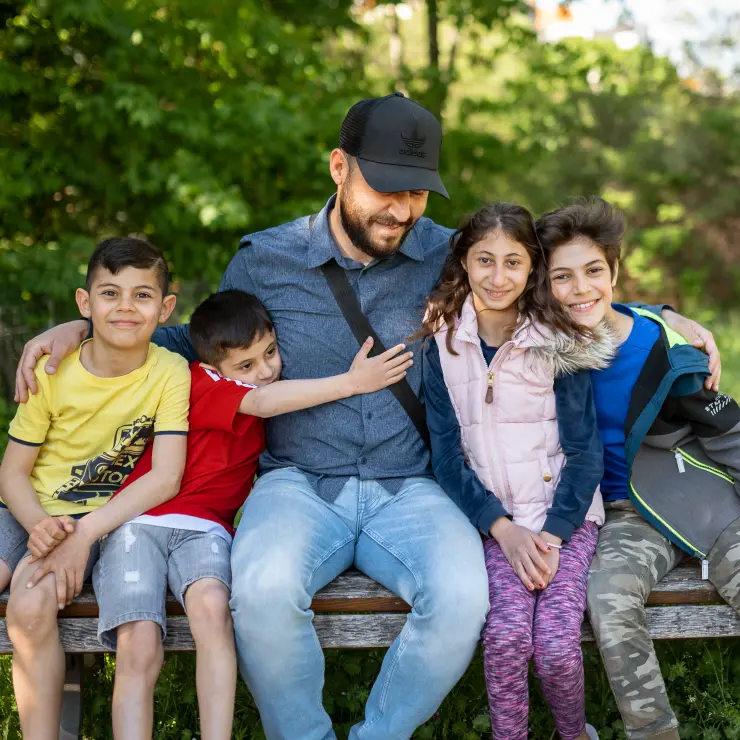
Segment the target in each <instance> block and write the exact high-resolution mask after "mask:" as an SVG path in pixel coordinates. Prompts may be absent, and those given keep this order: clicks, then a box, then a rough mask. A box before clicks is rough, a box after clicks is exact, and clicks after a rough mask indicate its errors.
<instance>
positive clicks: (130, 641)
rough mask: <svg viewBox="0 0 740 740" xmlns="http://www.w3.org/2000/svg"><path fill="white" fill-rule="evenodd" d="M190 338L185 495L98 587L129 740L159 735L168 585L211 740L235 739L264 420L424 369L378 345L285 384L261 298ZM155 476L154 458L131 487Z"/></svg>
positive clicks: (232, 296)
mask: <svg viewBox="0 0 740 740" xmlns="http://www.w3.org/2000/svg"><path fill="white" fill-rule="evenodd" d="M190 338H191V340H192V343H193V346H194V347H195V349H196V352H197V353H198V357H200V358H201V362H194V363H193V364H192V365H191V366H190V371H191V376H192V385H191V392H190V417H189V423H190V433H189V435H188V444H187V462H186V465H185V473H184V475H183V478H182V483H181V484H180V490H179V493H178V494H177V495H176V496H175V498H173V499H171V500H170V501H168V502H166V503H165V504H162V505H160V506H157V507H156V508H154V509H152V510H150V511H148V512H147V513H146V514H144V515H143V516H140V517H138V518H136V519H134V520H132V521H131V522H129V523H128V524H125V525H123V526H122V527H120V528H119V529H117V530H115V531H114V532H113V533H111V534H110V535H109V536H108V537H107V538H106V539H105V540H104V541H103V543H102V546H101V554H100V560H99V562H98V564H97V566H96V568H95V572H94V575H93V584H94V586H95V593H96V596H97V599H98V604H99V606H100V619H99V622H98V637H99V639H100V641H101V642H102V643H103V645H105V646H106V647H108V648H111V649H115V650H116V680H115V687H114V692H113V708H112V710H113V734H114V736H115V737H116V738H117V739H120V738H124V737H125V738H133V737H137V738H138V737H151V734H152V723H153V698H154V685H155V683H156V681H157V677H158V675H159V671H160V669H161V667H162V659H163V649H162V640H163V638H164V634H165V630H166V614H165V600H166V596H167V586H168V585H169V588H170V589H171V591H172V592H173V594H174V595H175V597H176V598H177V599H178V600H179V601H180V603H181V604H183V606H184V608H185V610H186V612H187V615H188V620H189V623H190V629H191V631H192V633H193V638H194V640H195V647H196V655H197V658H196V660H197V669H196V686H197V691H198V704H199V708H200V722H201V737H202V738H204V740H215V739H216V738H223V740H227V739H228V738H230V737H231V727H232V721H233V714H234V693H235V688H236V652H235V647H234V633H233V627H232V622H231V612H230V610H229V597H230V585H231V567H230V546H231V538H232V536H233V534H234V527H233V522H234V517H235V515H236V513H237V511H238V509H239V508H240V507H241V505H242V504H243V503H244V500H245V499H246V497H247V494H248V493H249V491H250V489H251V487H252V483H253V481H254V476H255V473H256V472H257V462H258V458H259V455H260V453H261V452H262V451H263V450H264V448H265V434H264V430H263V421H262V419H263V418H265V417H269V416H275V415H277V414H284V413H287V412H290V411H297V410H300V409H304V408H308V407H310V406H317V405H319V404H322V403H328V402H330V401H336V400H338V399H340V398H347V397H349V396H352V395H356V394H360V393H372V392H375V391H378V390H380V389H382V388H385V387H387V386H388V385H391V384H392V383H395V382H397V381H398V380H400V379H401V378H403V377H404V376H405V375H406V369H407V368H408V367H409V366H410V365H411V363H412V360H411V353H404V354H399V353H400V352H401V350H402V349H403V348H404V346H403V345H398V346H396V347H394V348H393V349H390V350H388V351H387V352H385V353H383V354H382V355H379V356H377V357H374V358H368V352H369V351H370V348H371V347H372V340H368V341H367V342H365V344H364V345H363V346H362V348H361V349H360V351H359V352H358V354H357V356H356V357H355V360H354V361H353V363H352V366H351V367H350V369H349V371H348V372H347V373H344V374H343V375H338V376H335V377H331V378H321V379H317V380H316V379H315V380H283V381H280V380H278V379H279V377H280V371H281V368H282V362H281V359H280V352H279V351H278V347H277V340H276V338H275V332H274V330H273V326H272V322H271V321H270V317H269V315H268V313H267V311H266V310H265V308H264V306H262V304H261V303H260V302H259V301H258V300H257V299H256V298H255V297H254V296H252V295H249V294H247V293H244V292H242V291H237V290H232V291H224V292H222V293H216V294H214V295H212V296H211V297H210V298H208V299H207V300H206V301H205V302H204V303H202V304H201V305H200V306H199V307H198V308H197V309H196V310H195V312H194V313H193V316H192V318H191V321H190ZM150 465H151V457H150V455H149V454H147V453H145V456H144V457H143V458H142V460H141V461H140V463H139V464H138V465H137V466H136V469H135V470H134V472H133V473H132V474H131V475H130V477H129V478H128V480H127V481H126V486H128V485H130V484H131V483H132V482H133V481H134V480H136V478H137V477H140V476H142V475H144V474H145V473H146V471H147V470H148V467H149V466H150ZM124 488H125V487H124ZM121 490H124V489H121Z"/></svg>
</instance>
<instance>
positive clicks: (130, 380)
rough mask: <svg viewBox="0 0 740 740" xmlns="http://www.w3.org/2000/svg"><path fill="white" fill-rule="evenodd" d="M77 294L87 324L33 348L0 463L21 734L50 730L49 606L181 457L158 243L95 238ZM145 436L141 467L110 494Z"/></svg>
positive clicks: (183, 385) (169, 481)
mask: <svg viewBox="0 0 740 740" xmlns="http://www.w3.org/2000/svg"><path fill="white" fill-rule="evenodd" d="M76 299H77V305H78V307H79V309H80V313H81V314H82V315H83V316H84V317H86V318H89V319H91V321H92V326H93V332H94V336H93V338H92V339H89V340H87V341H86V342H84V343H83V344H82V346H81V347H80V348H79V349H78V350H77V351H76V352H74V353H73V354H71V355H69V356H68V357H66V358H65V359H64V360H63V361H62V362H61V364H60V365H59V368H58V370H57V372H56V373H55V374H54V375H47V373H46V372H45V371H44V365H45V363H46V359H47V358H45V357H44V358H42V359H41V360H40V361H39V363H38V365H37V367H36V379H37V382H38V392H37V393H36V394H35V395H33V396H31V397H30V398H29V400H28V402H27V403H26V404H22V405H21V406H19V408H18V411H17V413H16V416H15V418H14V419H13V421H12V422H11V425H10V440H9V442H8V447H7V449H6V451H5V456H4V458H3V462H2V466H0V497H1V498H2V502H1V503H0V590H2V589H4V588H5V587H6V586H7V584H8V582H9V581H10V582H11V587H10V589H11V590H10V599H9V601H8V608H7V628H8V635H9V637H10V639H11V641H12V643H13V656H14V657H13V663H14V665H13V685H14V688H15V695H16V701H17V704H18V712H19V715H20V721H21V728H22V730H23V736H24V737H27V738H41V737H54V736H55V735H56V733H58V725H59V714H60V710H61V697H62V691H63V682H64V653H63V652H62V648H61V644H60V641H59V632H58V630H57V621H56V616H57V610H58V609H61V608H62V607H63V606H64V605H65V604H69V603H70V602H71V601H72V599H73V598H74V596H75V595H76V594H78V593H79V592H80V589H81V588H82V583H83V580H84V578H85V577H87V575H89V574H90V572H91V570H92V566H93V565H94V563H95V559H96V557H97V549H98V548H97V543H98V540H99V539H100V538H101V537H103V536H104V535H106V534H108V533H109V532H110V531H112V530H113V529H115V528H116V527H118V526H120V525H121V524H123V523H124V522H127V521H129V520H130V519H132V518H133V517H135V516H138V515H139V514H142V513H143V512H145V511H147V510H148V509H151V508H152V507H153V506H157V505H158V504H161V503H163V502H164V501H167V500H168V499H170V498H172V497H173V496H174V495H175V494H176V493H177V490H178V486H179V483H180V478H181V476H182V472H183V468H184V465H185V448H186V435H187V431H188V401H189V394H190V371H189V369H188V366H187V363H186V361H185V360H184V359H183V358H181V357H179V356H177V355H175V354H173V353H171V352H169V351H167V350H165V349H163V348H161V347H157V346H155V345H153V344H150V340H151V336H152V334H153V332H154V330H155V329H156V328H157V325H158V324H159V323H161V322H164V321H166V320H167V318H168V317H169V315H170V314H171V313H172V309H173V308H174V306H175V297H174V296H172V295H168V274H167V263H166V262H165V260H164V258H163V256H162V253H161V252H160V251H159V250H158V249H156V248H155V247H153V246H152V245H151V244H149V243H148V242H145V241H142V240H140V239H134V238H128V237H127V238H117V239H108V240H106V241H104V242H102V243H101V244H100V245H99V246H98V247H97V249H96V250H95V251H94V252H93V255H92V257H91V258H90V262H89V264H88V269H87V283H86V288H85V289H84V290H83V289H78V290H77V294H76ZM150 440H151V441H152V444H153V448H152V469H151V471H150V472H148V473H147V474H146V475H144V476H142V477H141V478H140V479H138V480H137V481H135V482H134V483H132V484H131V485H130V486H129V487H128V488H127V489H126V491H125V494H122V495H120V496H116V497H115V498H113V499H111V498H110V497H111V494H112V493H113V492H115V491H116V490H117V489H118V488H119V487H120V486H121V484H122V483H123V481H124V480H125V479H126V478H127V477H128V475H129V473H130V472H131V471H132V470H133V468H134V464H135V462H136V460H137V459H138V458H139V456H140V455H141V454H142V452H143V451H144V449H145V448H146V446H147V444H148V443H149V442H150ZM109 499H110V500H109ZM26 543H27V545H26ZM26 546H27V547H28V552H27V551H26ZM11 575H12V581H11Z"/></svg>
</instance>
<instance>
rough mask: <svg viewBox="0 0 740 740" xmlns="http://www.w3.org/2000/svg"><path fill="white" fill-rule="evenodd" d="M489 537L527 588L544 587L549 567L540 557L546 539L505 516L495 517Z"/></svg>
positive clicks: (548, 576) (532, 589)
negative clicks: (493, 540)
mask: <svg viewBox="0 0 740 740" xmlns="http://www.w3.org/2000/svg"><path fill="white" fill-rule="evenodd" d="M491 536H492V537H493V538H494V539H495V540H496V541H497V542H498V544H499V545H500V547H501V550H502V552H503V553H504V556H505V557H506V559H507V560H508V561H509V565H511V567H512V568H513V569H514V572H515V573H516V574H517V575H518V576H519V578H520V579H521V582H522V583H523V584H524V586H525V587H526V588H527V589H529V590H530V591H534V589H535V588H544V587H545V585H546V584H547V582H548V579H549V578H550V576H551V575H552V574H551V571H550V566H549V565H548V564H547V563H546V562H545V560H544V559H543V556H542V553H547V552H548V551H549V547H548V544H547V542H545V540H543V539H542V537H540V536H539V535H537V534H535V533H534V532H532V531H531V530H529V529H527V528H526V527H520V526H519V525H518V524H514V522H512V521H510V520H509V519H507V518H506V517H501V518H500V519H497V520H496V521H495V522H494V523H493V526H492V527H491Z"/></svg>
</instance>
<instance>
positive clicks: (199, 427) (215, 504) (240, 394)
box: [119, 362, 265, 536]
mask: <svg viewBox="0 0 740 740" xmlns="http://www.w3.org/2000/svg"><path fill="white" fill-rule="evenodd" d="M190 375H191V378H192V383H191V386H190V416H189V422H190V431H189V432H188V452H187V461H186V463H185V472H184V474H183V477H182V482H181V483H180V491H179V493H178V494H177V495H176V496H175V497H174V498H173V499H170V500H169V501H166V502H165V503H163V504H160V505H159V506H156V507H155V508H153V509H150V510H149V511H148V512H146V514H145V515H144V517H145V518H146V517H150V516H157V517H159V516H165V515H185V516H189V517H197V518H198V519H205V520H208V521H210V522H214V523H215V524H216V525H219V524H220V525H221V526H223V527H224V529H226V531H227V532H228V533H229V534H230V535H232V536H233V534H234V517H235V516H236V513H237V511H238V510H239V507H240V506H241V505H242V504H243V503H244V501H245V499H246V498H247V495H248V494H249V492H250V490H251V489H252V484H253V482H254V476H255V474H256V472H257V462H258V459H259V456H260V454H261V453H262V451H263V450H264V449H265V429H264V423H263V420H262V419H260V418H259V417H256V416H250V415H248V414H240V413H239V404H241V402H242V399H243V398H244V396H245V395H246V394H247V393H249V391H250V390H252V386H248V385H244V384H243V383H240V382H239V381H238V380H231V379H230V378H223V377H221V376H220V375H218V374H217V373H214V372H213V371H212V370H206V369H205V368H203V367H201V365H200V363H198V362H194V363H193V364H192V365H191V366H190ZM151 469H152V446H151V445H149V447H148V448H147V449H146V451H145V452H144V454H143V455H142V456H141V458H140V460H139V461H138V462H137V463H136V467H135V468H134V470H133V472H132V473H131V475H129V477H128V478H127V479H126V483H125V484H124V485H123V486H121V489H120V491H123V490H124V489H125V488H127V487H128V486H129V485H131V483H133V482H134V481H135V480H137V479H139V478H141V476H142V475H144V474H145V473H148V472H149V471H150V470H151ZM120 491H119V493H120ZM169 518H170V517H169V516H168V519H169ZM172 526H177V525H176V524H173V525H172ZM184 528H190V527H184Z"/></svg>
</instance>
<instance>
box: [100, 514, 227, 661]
mask: <svg viewBox="0 0 740 740" xmlns="http://www.w3.org/2000/svg"><path fill="white" fill-rule="evenodd" d="M201 578H215V579H216V580H218V581H221V583H223V584H224V585H225V586H226V587H227V588H228V589H231V545H230V544H229V543H228V542H227V541H226V540H225V539H224V538H223V537H220V536H219V535H217V534H212V533H208V532H195V531H192V530H189V529H172V528H170V527H157V526H153V525H151V524H132V523H129V524H124V525H123V526H122V527H119V528H118V529H116V530H114V531H113V532H111V533H110V534H109V535H108V536H107V537H106V538H105V539H104V540H103V542H102V544H101V549H100V560H99V561H98V564H97V565H96V566H95V570H94V572H93V586H94V587H95V596H96V597H97V599H98V607H99V609H100V617H99V619H98V639H99V640H100V642H101V643H102V644H103V645H104V646H105V647H106V648H108V649H110V650H115V649H116V644H117V639H116V630H117V628H118V627H120V626H121V625H122V624H127V623H128V622H140V621H147V622H156V623H157V624H158V625H159V627H160V629H161V630H162V639H164V637H165V634H166V632H167V614H166V611H165V608H166V601H167V586H168V585H169V587H170V590H171V591H172V593H173V594H174V595H175V598H176V599H177V600H178V601H179V602H180V603H181V604H182V605H183V607H184V606H185V592H186V591H187V589H188V586H190V585H191V584H193V583H195V581H199V580H200V579H201Z"/></svg>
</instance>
